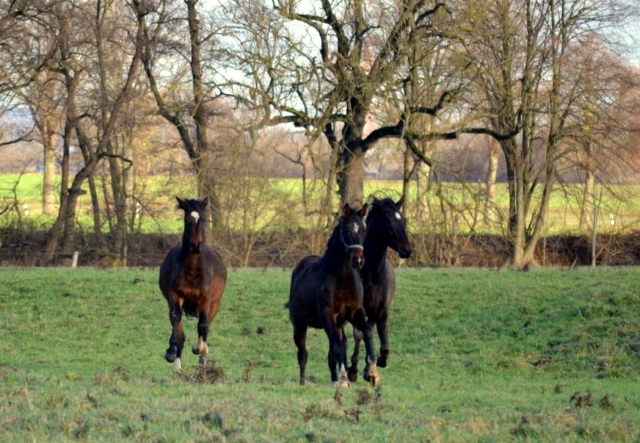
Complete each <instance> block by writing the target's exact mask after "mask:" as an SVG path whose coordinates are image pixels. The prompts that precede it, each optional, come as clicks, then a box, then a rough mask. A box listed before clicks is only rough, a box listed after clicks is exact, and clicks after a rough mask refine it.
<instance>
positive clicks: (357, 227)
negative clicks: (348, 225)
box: [353, 223, 360, 234]
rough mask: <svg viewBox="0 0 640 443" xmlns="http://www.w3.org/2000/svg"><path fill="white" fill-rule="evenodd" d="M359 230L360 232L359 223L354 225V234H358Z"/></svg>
mask: <svg viewBox="0 0 640 443" xmlns="http://www.w3.org/2000/svg"><path fill="white" fill-rule="evenodd" d="M359 230H360V226H358V224H357V223H354V224H353V232H355V233H356V234H357V233H358V231H359Z"/></svg>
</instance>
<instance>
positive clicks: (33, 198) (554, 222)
mask: <svg viewBox="0 0 640 443" xmlns="http://www.w3.org/2000/svg"><path fill="white" fill-rule="evenodd" d="M18 178H19V175H18V174H0V208H2V206H1V205H2V201H3V200H4V201H5V202H7V201H13V193H12V191H11V190H12V188H13V186H14V184H15V183H16V182H17V180H18ZM58 179H59V177H58ZM138 182H139V183H138V186H139V187H140V189H141V191H140V192H143V195H142V196H141V200H142V201H143V202H144V203H145V205H146V206H147V208H148V209H150V211H151V214H150V213H148V212H144V211H143V212H142V215H143V217H142V219H140V223H139V226H138V227H137V229H136V230H138V231H141V232H147V233H149V232H162V233H174V234H175V233H180V232H181V230H182V222H181V217H180V214H179V213H178V212H177V211H176V209H175V208H176V205H175V200H174V196H175V195H182V196H193V195H195V193H196V190H195V181H194V180H193V178H192V177H165V176H149V177H146V178H139V179H138ZM243 183H244V182H243ZM58 186H59V184H58ZM96 186H97V187H98V189H99V190H100V191H99V195H100V196H102V191H101V189H102V183H101V179H100V177H97V178H96ZM236 186H237V184H236ZM308 186H309V194H310V199H311V200H314V201H315V202H318V201H320V199H321V198H322V196H323V195H324V194H323V193H324V190H323V185H322V183H321V182H320V181H317V182H314V181H310V182H309V183H308ZM85 187H87V185H86V184H85ZM464 188H465V187H463V186H462V185H460V184H454V183H445V184H443V189H442V195H443V197H444V198H445V199H446V201H448V202H452V203H453V204H455V205H456V206H458V207H468V208H471V207H473V198H474V197H473V194H477V196H480V197H479V198H483V197H482V196H483V195H484V194H483V193H484V187H483V186H482V185H478V184H467V185H466V191H465V190H464ZM142 189H143V190H144V191H142ZM401 190H402V184H401V182H399V181H383V180H367V181H366V182H365V189H364V193H365V196H368V195H371V194H375V195H378V196H392V197H394V198H397V197H399V196H400V193H401ZM582 192H583V191H582V187H581V186H580V185H567V186H565V187H564V188H558V189H556V191H555V192H554V193H553V194H552V197H551V201H550V207H549V217H548V221H547V224H546V229H547V233H548V234H558V233H567V232H576V231H577V230H578V226H579V213H580V211H579V207H580V205H579V202H580V201H581V198H582ZM41 193H42V174H35V173H34V174H25V175H23V176H22V177H21V178H20V183H19V186H18V187H17V195H18V199H19V203H20V205H23V204H25V203H26V204H27V205H28V206H29V212H30V215H29V217H26V218H25V220H26V223H30V224H31V225H32V226H34V227H44V228H46V227H48V226H50V225H51V224H53V222H54V217H46V216H43V215H42V202H41ZM614 193H615V195H614ZM253 194H254V199H253V200H252V201H251V202H250V203H243V202H242V201H240V204H239V206H238V207H237V208H236V212H234V213H232V214H230V217H229V223H230V224H231V225H232V227H233V228H235V229H242V226H241V221H242V219H243V213H242V210H243V208H247V207H249V208H250V209H251V210H253V212H251V213H250V215H249V218H250V219H251V217H253V216H255V218H256V219H257V220H255V221H254V222H253V223H252V225H251V226H249V230H259V229H263V228H265V227H268V228H270V229H274V228H275V229H278V228H282V227H283V226H284V227H285V228H290V227H292V226H291V225H292V223H293V224H294V225H295V224H297V225H299V226H303V227H308V224H309V222H310V221H309V219H308V218H305V217H304V216H303V214H304V213H305V211H304V209H303V208H302V203H301V202H302V182H301V180H298V179H272V180H271V185H270V188H269V192H268V195H266V194H265V189H264V188H261V187H260V188H256V189H254V192H253ZM410 194H411V196H412V197H415V195H416V185H415V183H412V184H411V188H410ZM537 195H538V194H536V196H537ZM226 198H229V199H230V200H231V202H233V203H238V201H237V199H238V197H237V196H235V194H234V195H232V196H227V197H226ZM335 199H336V200H335V202H334V203H335V206H336V207H337V204H338V203H337V195H336V196H335ZM430 199H431V202H432V205H433V206H434V207H439V202H438V200H437V196H436V192H435V189H432V191H431V194H430ZM265 200H266V203H265ZM284 200H287V201H289V202H290V203H291V205H289V206H286V209H283V208H281V207H279V206H278V205H280V204H282V202H283V201H284ZM100 204H101V208H102V211H103V218H104V208H105V204H104V202H103V201H101V203H100ZM496 205H497V206H498V207H499V208H500V210H501V211H502V213H503V214H506V213H507V210H508V206H509V198H508V191H507V186H506V184H504V183H502V184H499V185H498V186H497V193H496ZM445 206H447V205H446V204H445ZM308 209H309V208H308ZM311 209H313V207H312V208H311ZM279 211H282V212H284V213H286V214H289V215H287V216H285V217H281V220H280V222H279V223H280V224H281V225H276V226H273V225H270V226H267V225H269V223H268V222H267V220H269V219H271V218H272V217H274V214H276V213H277V212H279ZM610 214H611V215H613V216H614V218H615V223H616V225H615V227H614V228H612V227H611V225H610V217H609V215H610ZM465 217H467V218H468V219H470V218H471V213H470V212H467V214H466V215H465ZM13 218H15V216H14V213H13V212H11V213H8V214H5V215H4V219H5V223H6V222H8V221H10V220H12V219H13ZM449 218H451V216H449ZM78 221H79V223H80V225H81V226H82V227H83V229H85V230H87V231H92V229H93V228H92V223H93V218H92V212H91V200H90V196H89V194H88V193H87V194H85V195H83V196H81V197H80V199H79V204H78ZM639 222H640V186H631V185H629V186H618V187H613V188H611V189H609V190H608V191H607V192H606V193H605V195H604V197H603V201H602V211H601V214H600V219H599V231H600V233H610V232H614V231H615V232H617V231H618V230H624V229H636V228H637V227H638V223H639ZM104 223H105V226H104V229H105V230H108V226H107V225H106V221H105V222H104ZM1 224H4V223H2V221H0V225H1ZM409 228H410V229H411V230H414V231H416V230H421V229H422V230H424V229H425V227H422V226H417V225H410V226H409ZM458 229H459V230H460V232H466V231H465V230H468V228H467V227H466V226H465V225H463V224H460V226H458ZM478 230H479V231H480V232H489V233H502V230H501V228H500V227H499V226H495V225H494V226H484V225H480V226H479V227H478Z"/></svg>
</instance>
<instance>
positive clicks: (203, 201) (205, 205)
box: [202, 196, 209, 209]
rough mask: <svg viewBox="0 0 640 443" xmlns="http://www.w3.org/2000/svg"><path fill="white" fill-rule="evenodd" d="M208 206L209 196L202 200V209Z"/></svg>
mask: <svg viewBox="0 0 640 443" xmlns="http://www.w3.org/2000/svg"><path fill="white" fill-rule="evenodd" d="M208 204H209V197H208V196H207V197H205V198H204V199H203V200H202V209H204V208H206V207H207V205H208Z"/></svg>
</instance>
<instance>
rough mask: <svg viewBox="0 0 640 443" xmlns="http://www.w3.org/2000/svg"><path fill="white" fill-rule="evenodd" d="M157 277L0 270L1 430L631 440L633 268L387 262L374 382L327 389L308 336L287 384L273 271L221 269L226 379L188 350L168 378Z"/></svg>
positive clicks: (638, 362)
mask: <svg viewBox="0 0 640 443" xmlns="http://www.w3.org/2000/svg"><path fill="white" fill-rule="evenodd" d="M156 273H157V271H156V270H122V269H118V270H109V271H97V270H92V269H86V268H85V269H76V270H73V271H70V270H68V269H61V268H58V269H28V270H27V269H3V270H2V272H0V288H2V289H1V290H0V305H1V306H2V308H3V315H2V321H1V322H0V331H1V333H2V341H1V342H0V440H1V441H3V442H5V441H35V442H48V441H74V440H82V441H123V440H126V441H141V442H147V441H150V442H168V441H203V442H204V441H234V442H235V441H246V442H260V441H263V442H268V441H291V442H325V441H327V442H338V441H341V442H351V441H353V442H357V441H367V442H372V441H380V442H385V441H422V442H426V441H429V442H442V441H452V442H460V441H469V442H472V441H473V442H505V441H550V442H555V441H594V442H601V441H630V442H637V441H639V439H640V389H638V383H639V382H640V295H639V294H640V271H639V270H637V269H631V268H628V269H599V270H597V271H595V272H593V271H591V270H587V269H584V270H575V271H569V270H557V269H556V270H550V269H546V270H535V271H531V272H528V273H514V272H494V271H480V270H446V269H441V270H432V269H423V270H418V269H401V270H399V271H398V294H397V298H396V300H395V302H394V305H393V312H392V317H391V347H392V354H391V356H390V362H389V367H388V368H386V369H380V373H381V376H382V384H381V388H380V389H379V390H373V389H372V388H370V387H368V386H366V385H365V384H364V383H363V382H362V380H360V381H358V382H357V383H356V384H355V385H354V386H353V387H352V388H351V389H350V390H342V391H340V392H339V393H337V392H336V390H335V389H334V388H333V387H332V386H331V385H330V383H329V372H328V369H327V367H326V351H327V340H326V337H325V335H324V333H323V332H321V331H313V332H311V333H310V337H309V364H308V367H307V373H308V376H310V377H313V378H314V379H315V380H316V382H315V383H309V384H307V386H304V387H300V386H299V385H298V383H297V362H296V358H295V347H294V345H293V343H292V339H291V326H290V324H289V322H288V317H287V312H286V310H285V309H283V303H284V301H285V300H286V299H287V296H288V295H287V294H288V285H289V277H290V272H289V271H280V270H268V271H261V270H255V269H253V270H252V269H248V270H241V271H231V272H230V275H229V285H228V287H227V290H226V292H225V295H224V298H223V304H222V308H221V311H220V313H219V315H218V318H217V319H216V321H215V323H214V325H213V327H212V332H211V335H210V347H211V355H212V357H213V358H215V360H216V365H218V366H216V367H218V368H221V369H222V370H223V371H224V374H225V377H226V378H225V379H224V380H219V381H218V382H216V383H209V382H211V381H213V380H212V377H200V378H198V377H195V370H196V367H195V364H196V361H197V359H196V357H195V356H193V355H191V354H190V353H189V355H185V358H184V369H183V375H182V376H173V375H172V373H171V366H170V365H169V364H167V363H165V362H164V360H163V358H162V356H163V354H164V350H165V349H166V345H167V340H168V337H169V332H170V330H169V322H168V318H167V310H166V306H165V301H164V299H163V298H162V296H161V295H160V292H159V290H158V288H157V283H156V280H157V275H156ZM195 329H196V324H195V321H194V320H190V321H188V322H187V323H186V331H187V341H188V342H191V341H193V339H194V338H195V335H196V334H195ZM201 375H202V374H201ZM209 375H211V374H209Z"/></svg>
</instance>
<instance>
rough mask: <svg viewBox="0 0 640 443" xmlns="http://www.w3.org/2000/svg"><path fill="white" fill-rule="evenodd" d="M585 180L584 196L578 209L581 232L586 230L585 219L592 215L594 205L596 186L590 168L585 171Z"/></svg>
mask: <svg viewBox="0 0 640 443" xmlns="http://www.w3.org/2000/svg"><path fill="white" fill-rule="evenodd" d="M586 173H587V174H586V178H585V182H584V194H583V197H582V206H581V207H580V224H579V228H580V230H581V231H582V230H583V229H586V228H588V225H587V217H588V214H589V213H593V207H594V205H595V199H594V194H593V193H594V191H595V186H596V176H595V174H594V173H593V171H592V170H591V168H587V170H586Z"/></svg>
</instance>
